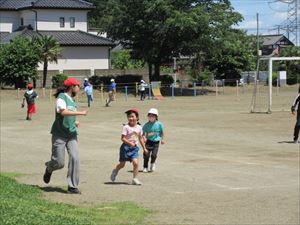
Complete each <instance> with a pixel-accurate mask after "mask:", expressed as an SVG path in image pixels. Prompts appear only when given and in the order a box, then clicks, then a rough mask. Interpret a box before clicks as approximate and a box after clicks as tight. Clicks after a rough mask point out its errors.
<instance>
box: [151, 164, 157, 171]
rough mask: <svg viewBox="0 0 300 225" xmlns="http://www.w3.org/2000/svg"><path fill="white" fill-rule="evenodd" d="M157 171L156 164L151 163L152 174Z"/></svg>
mask: <svg viewBox="0 0 300 225" xmlns="http://www.w3.org/2000/svg"><path fill="white" fill-rule="evenodd" d="M155 170H156V165H155V163H151V166H150V171H151V172H154V171H155Z"/></svg>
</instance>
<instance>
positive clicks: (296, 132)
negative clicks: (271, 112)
mask: <svg viewBox="0 0 300 225" xmlns="http://www.w3.org/2000/svg"><path fill="white" fill-rule="evenodd" d="M299 101H300V86H299V89H298V95H297V97H296V98H295V100H294V102H293V105H292V107H291V111H292V114H293V115H296V107H297V105H298V107H297V122H296V124H295V127H294V139H293V140H294V143H298V137H299V130H300V107H299Z"/></svg>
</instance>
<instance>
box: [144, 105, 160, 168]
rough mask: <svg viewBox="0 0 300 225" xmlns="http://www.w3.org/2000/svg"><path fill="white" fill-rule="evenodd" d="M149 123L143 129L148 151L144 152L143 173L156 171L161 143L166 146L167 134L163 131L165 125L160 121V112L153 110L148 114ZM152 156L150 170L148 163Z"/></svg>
mask: <svg viewBox="0 0 300 225" xmlns="http://www.w3.org/2000/svg"><path fill="white" fill-rule="evenodd" d="M148 119H149V121H148V122H147V123H146V124H145V125H144V127H143V135H144V137H145V138H146V149H147V152H144V169H143V172H144V173H147V172H148V171H149V172H154V171H155V169H156V164H155V161H156V158H157V153H158V148H159V142H161V144H165V143H166V142H165V134H164V131H163V125H162V123H161V122H160V121H158V110H157V109H155V108H152V109H150V110H149V112H148ZM150 155H151V166H150V170H148V162H149V158H150Z"/></svg>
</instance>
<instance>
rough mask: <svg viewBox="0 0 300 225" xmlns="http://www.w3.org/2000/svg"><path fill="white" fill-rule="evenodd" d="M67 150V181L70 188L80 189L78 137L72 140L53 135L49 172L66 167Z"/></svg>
mask: <svg viewBox="0 0 300 225" xmlns="http://www.w3.org/2000/svg"><path fill="white" fill-rule="evenodd" d="M65 149H67V151H68V154H69V165H68V175H67V181H68V185H69V187H72V188H78V184H79V154H78V142H77V137H72V138H70V139H67V138H61V137H57V136H54V135H52V155H51V160H50V161H48V162H46V166H47V170H48V172H50V173H52V172H53V171H55V170H59V169H62V168H63V167H64V165H65Z"/></svg>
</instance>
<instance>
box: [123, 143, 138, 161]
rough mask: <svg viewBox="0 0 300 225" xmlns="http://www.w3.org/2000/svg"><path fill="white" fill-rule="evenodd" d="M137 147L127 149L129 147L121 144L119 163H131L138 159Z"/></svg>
mask: <svg viewBox="0 0 300 225" xmlns="http://www.w3.org/2000/svg"><path fill="white" fill-rule="evenodd" d="M138 152H139V147H138V146H135V147H129V145H126V144H122V145H121V147H120V158H119V161H120V162H124V161H130V162H131V161H132V160H133V159H137V158H138V157H139V153H138Z"/></svg>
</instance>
